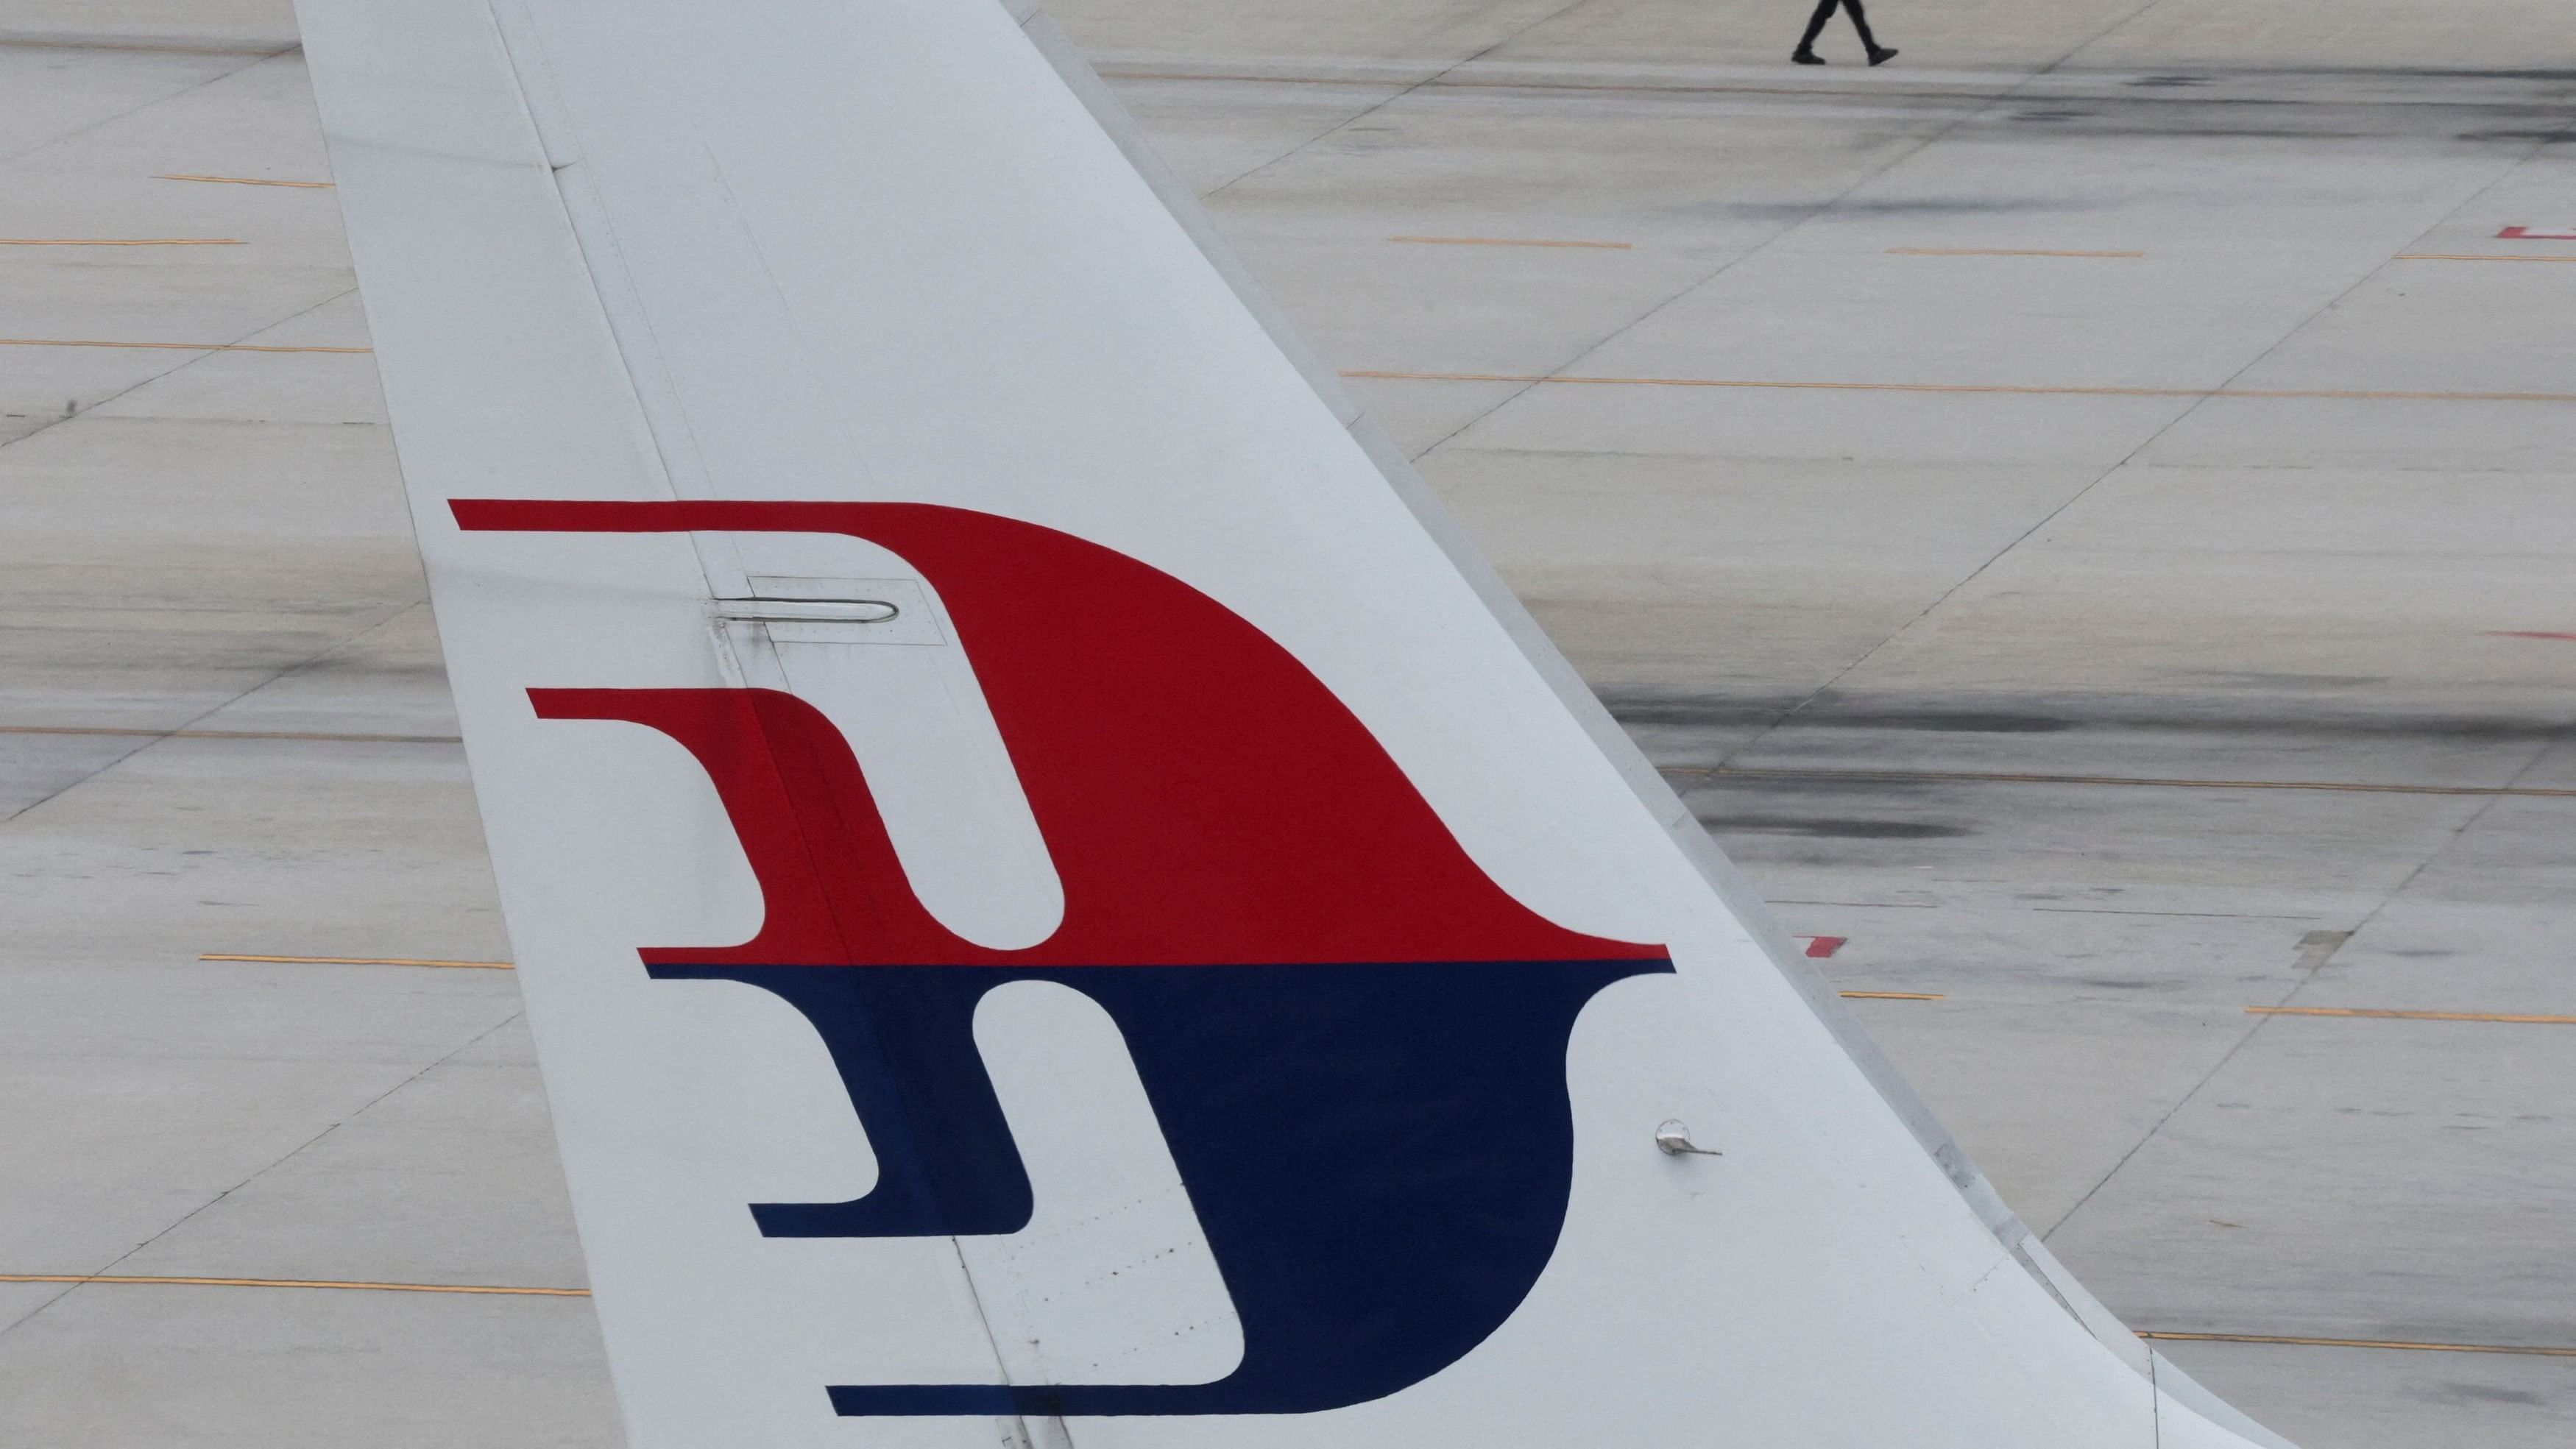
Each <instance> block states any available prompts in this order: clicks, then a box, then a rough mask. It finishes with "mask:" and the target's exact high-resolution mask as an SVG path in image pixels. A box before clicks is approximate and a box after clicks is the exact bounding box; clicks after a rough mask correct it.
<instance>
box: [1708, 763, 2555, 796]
mask: <svg viewBox="0 0 2576 1449" xmlns="http://www.w3.org/2000/svg"><path fill="white" fill-rule="evenodd" d="M1662 773H1664V774H1667V775H1697V776H1701V777H1703V778H1724V779H1731V780H1884V781H1888V782H1890V783H1892V784H1903V783H1906V782H1909V781H1917V780H1923V781H1938V782H1943V783H1951V782H1957V783H1966V784H1992V785H2122V786H2137V787H2143V788H2148V789H2169V790H2328V791H2336V792H2340V793H2346V794H2355V795H2466V796H2471V797H2476V798H2487V797H2503V798H2511V799H2525V800H2565V799H2576V790H2568V789H2556V788H2552V787H2547V786H2539V785H2407V784H2387V785H2376V784H2370V783H2368V782H2365V781H2358V780H2187V779H2160V778H2154V777H2150V776H2142V775H2036V774H2018V773H2008V772H2005V771H2000V770H1996V771H1983V770H1821V769H1819V770H1764V769H1754V768H1749V767H1744V766H1737V765H1716V766H1709V765H1674V766H1670V767H1667V768H1666V769H1664V770H1663V772H1662Z"/></svg>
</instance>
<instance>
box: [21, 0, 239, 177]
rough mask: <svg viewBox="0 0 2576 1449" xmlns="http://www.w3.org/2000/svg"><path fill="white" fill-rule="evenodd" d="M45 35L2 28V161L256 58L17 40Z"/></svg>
mask: <svg viewBox="0 0 2576 1449" xmlns="http://www.w3.org/2000/svg"><path fill="white" fill-rule="evenodd" d="M65 8H75V7H72V6H67V7H65ZM13 18H14V16H13ZM42 33H43V32H42V31H36V30H32V29H31V30H28V31H18V30H17V27H14V26H13V27H10V29H9V30H8V31H0V75H5V76H6V77H7V78H8V87H9V98H10V105H9V113H8V117H7V119H6V120H5V121H0V161H6V160H9V159H13V158H15V157H18V156H22V155H24V154H26V153H27V152H30V151H33V150H36V149H39V148H41V147H44V146H48V145H51V144H53V143H55V142H58V141H61V140H63V139H65V138H66V137H70V136H76V135H78V134H80V133H81V132H82V131H85V130H87V129H89V128H90V127H92V126H96V125H99V124H101V123H102V122H106V121H110V120H113V119H114V118H116V117H118V116H121V115H127V114H130V113H132V112H133V111H135V110H137V109H139V108H141V107H145V106H149V105H152V104H154V103H156V102H161V101H166V100H168V99H170V98H171V97H173V96H177V95H181V94H184V93H186V92H187V91H190V90H192V89H194V88H196V87H198V86H202V85H205V84H206V83H208V82H210V81H213V80H216V79H218V78H220V77H222V76H225V75H229V74H231V73H233V72H235V71H238V70H241V69H242V68H244V67H246V66H249V65H253V64H256V63H257V61H258V59H259V57H258V55H257V54H256V53H239V52H235V53H207V52H188V51H157V52H155V51H135V50H99V49H90V48H80V47H73V46H65V45H42V44H36V45H30V44H21V43H15V42H16V41H18V40H19V39H21V38H23V37H24V36H26V35H30V34H42Z"/></svg>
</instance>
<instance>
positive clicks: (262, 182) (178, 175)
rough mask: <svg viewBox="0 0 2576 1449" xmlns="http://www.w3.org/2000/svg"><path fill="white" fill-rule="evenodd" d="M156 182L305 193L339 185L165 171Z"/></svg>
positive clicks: (156, 178)
mask: <svg viewBox="0 0 2576 1449" xmlns="http://www.w3.org/2000/svg"><path fill="white" fill-rule="evenodd" d="M152 179H153V180H155V181H220V182H223V183H224V184H225V185H227V186H292V187H295V188H297V189H298V190H303V191H329V190H331V189H332V188H333V187H334V186H336V185H338V184H339V183H337V182H333V181H270V180H267V179H266V178H264V177H258V176H199V175H197V174H196V173H194V172H190V171H164V172H161V173H160V174H158V175H156V176H154V177H153V178H152Z"/></svg>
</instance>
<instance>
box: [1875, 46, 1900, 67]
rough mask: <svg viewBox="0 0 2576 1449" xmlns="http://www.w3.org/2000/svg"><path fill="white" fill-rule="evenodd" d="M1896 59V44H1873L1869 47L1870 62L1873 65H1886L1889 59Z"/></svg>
mask: <svg viewBox="0 0 2576 1449" xmlns="http://www.w3.org/2000/svg"><path fill="white" fill-rule="evenodd" d="M1894 59H1896V47H1895V46H1892V45H1887V46H1878V45H1873V46H1871V47H1870V49H1869V63H1870V64H1871V65H1885V64H1887V63H1888V62H1889V61H1891V60H1894Z"/></svg>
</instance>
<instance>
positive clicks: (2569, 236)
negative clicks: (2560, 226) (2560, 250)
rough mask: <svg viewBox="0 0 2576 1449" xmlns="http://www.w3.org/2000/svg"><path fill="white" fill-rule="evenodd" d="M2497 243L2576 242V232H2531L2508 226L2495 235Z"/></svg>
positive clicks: (2526, 228)
mask: <svg viewBox="0 0 2576 1449" xmlns="http://www.w3.org/2000/svg"><path fill="white" fill-rule="evenodd" d="M2496 240H2498V241H2576V231H2533V230H2532V229H2531V228H2530V227H2527V226H2509V227H2506V228H2505V229H2504V230H2502V231H2500V232H2497V233H2496Z"/></svg>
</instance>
